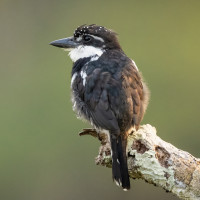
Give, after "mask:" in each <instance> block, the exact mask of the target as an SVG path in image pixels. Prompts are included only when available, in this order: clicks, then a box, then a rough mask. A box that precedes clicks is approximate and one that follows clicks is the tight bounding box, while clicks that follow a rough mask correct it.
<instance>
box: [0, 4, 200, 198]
mask: <svg viewBox="0 0 200 200" xmlns="http://www.w3.org/2000/svg"><path fill="white" fill-rule="evenodd" d="M199 10H200V1H198V0H192V1H187V0H175V1H172V0H169V1H163V0H160V1H158V0H152V1H147V0H142V1H139V0H132V1H114V0H110V1H104V0H102V1H97V0H94V1H91V0H85V1H77V0H73V1H72V0H65V1H64V0H57V1H50V0H41V1H39V0H16V1H14V0H1V1H0V24H1V28H0V38H1V40H0V55H1V59H0V62H1V66H0V81H1V83H0V89H1V98H0V100H1V103H0V110H1V116H0V121H1V126H0V163H1V164H0V199H2V200H18V199H19V200H27V199H28V200H44V199H48V200H55V199H56V200H64V199H69V200H77V199H84V200H94V199H96V200H100V199H115V200H118V199H122V198H123V199H127V200H128V199H140V200H142V199H159V200H160V199H162V200H165V199H174V200H175V199H177V198H176V197H174V196H172V195H171V194H166V193H165V192H164V191H163V190H162V189H160V188H156V187H154V186H152V185H149V184H146V183H144V182H143V181H137V180H135V181H132V189H131V191H130V192H126V193H125V192H123V191H122V190H121V189H119V188H118V187H116V186H115V184H113V183H112V180H111V170H110V169H106V168H103V167H97V166H95V164H94V157H95V156H96V155H97V153H98V146H99V143H98V141H95V140H94V139H92V138H90V137H83V138H80V137H79V136H78V132H79V131H80V130H81V129H82V128H83V127H88V126H89V125H88V124H85V123H83V122H81V121H80V120H77V119H76V117H75V114H74V113H73V111H72V109H71V102H70V72H71V66H72V62H71V61H70V59H69V58H67V55H66V53H65V52H62V51H60V49H56V48H53V47H51V46H49V45H48V43H49V42H51V41H52V40H55V39H59V38H62V37H66V36H70V35H71V34H72V33H73V31H74V29H75V28H76V27H77V26H78V25H81V24H85V23H88V24H92V23H96V24H99V25H103V26H106V27H108V28H111V29H114V30H115V31H117V32H118V33H119V38H120V42H121V45H122V47H123V49H124V51H125V52H126V53H127V55H128V56H129V57H131V58H133V59H134V60H135V62H136V63H137V65H138V67H139V69H140V70H141V71H142V73H143V75H144V77H145V79H146V80H147V83H148V85H149V88H150V89H151V101H150V105H149V108H148V111H147V113H146V116H145V119H144V120H143V123H150V124H152V125H154V126H155V127H156V128H157V130H158V134H159V135H160V136H161V137H162V138H163V139H165V140H166V141H169V142H171V143H173V144H174V145H176V146H177V147H179V148H182V149H184V150H186V151H189V152H191V153H192V154H193V155H195V156H197V157H200V154H199V141H200V134H199V132H200V127H199V111H198V109H197V108H199V107H200V93H199V89H200V79H199V74H200V56H199V52H200V39H199V36H200V26H199V21H200V12H199Z"/></svg>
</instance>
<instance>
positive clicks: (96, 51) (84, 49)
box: [69, 45, 104, 62]
mask: <svg viewBox="0 0 200 200" xmlns="http://www.w3.org/2000/svg"><path fill="white" fill-rule="evenodd" d="M103 52H104V50H102V49H100V48H97V47H92V46H83V45H81V46H78V47H77V48H75V49H72V50H71V51H70V52H69V56H70V58H71V59H72V61H73V62H76V61H77V60H79V59H80V58H88V57H93V56H98V57H100V56H101V55H102V54H103Z"/></svg>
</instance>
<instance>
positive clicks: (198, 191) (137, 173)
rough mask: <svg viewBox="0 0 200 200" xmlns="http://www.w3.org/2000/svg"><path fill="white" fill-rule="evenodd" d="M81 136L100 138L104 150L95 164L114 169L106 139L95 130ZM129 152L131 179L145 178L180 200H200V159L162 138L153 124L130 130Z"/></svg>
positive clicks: (100, 151)
mask: <svg viewBox="0 0 200 200" xmlns="http://www.w3.org/2000/svg"><path fill="white" fill-rule="evenodd" d="M80 135H92V136H93V137H98V138H99V140H100V141H101V147H100V150H99V155H98V156H97V158H96V164H97V165H103V166H106V167H111V165H112V163H111V162H112V161H111V156H110V144H109V142H108V138H107V136H106V135H104V134H100V135H98V134H97V133H96V131H95V130H94V129H84V130H83V132H82V133H80ZM127 152H128V168H129V175H130V177H131V178H133V179H135V178H140V179H144V180H145V181H146V182H148V183H151V184H154V185H155V186H160V187H162V188H163V189H165V190H166V191H168V192H171V193H173V194H175V195H177V196H178V197H179V198H181V199H191V200H197V199H200V159H197V158H195V157H194V156H192V155H191V154H189V153H188V152H185V151H182V150H180V149H177V148H176V147H174V146H173V145H171V144H170V143H167V142H165V141H163V140H162V139H160V137H158V136H157V135H156V129H155V128H154V127H152V126H151V125H149V124H147V125H143V126H141V127H140V129H139V130H138V131H137V132H134V131H133V130H131V131H130V135H129V137H128V144H127Z"/></svg>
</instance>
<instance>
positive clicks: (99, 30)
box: [50, 24, 121, 62]
mask: <svg viewBox="0 0 200 200" xmlns="http://www.w3.org/2000/svg"><path fill="white" fill-rule="evenodd" d="M50 44H51V45H53V46H56V47H60V48H63V49H64V50H67V51H70V52H69V56H70V57H71V59H72V60H73V61H74V62H75V61H77V60H78V59H80V58H85V57H93V56H101V55H102V53H103V52H105V51H106V50H109V49H121V47H120V45H119V42H118V39H117V34H116V33H115V32H113V31H111V30H109V29H106V28H105V27H103V26H97V25H95V24H92V25H88V26H87V25H82V26H79V27H78V28H77V29H76V30H75V31H74V35H73V36H71V37H68V38H63V39H59V40H55V41H53V42H51V43H50Z"/></svg>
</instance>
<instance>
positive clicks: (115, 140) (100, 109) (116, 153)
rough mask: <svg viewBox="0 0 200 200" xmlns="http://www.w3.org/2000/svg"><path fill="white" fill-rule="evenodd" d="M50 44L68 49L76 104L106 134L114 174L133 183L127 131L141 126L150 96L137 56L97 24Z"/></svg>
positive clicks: (127, 186) (121, 181) (82, 115)
mask: <svg viewBox="0 0 200 200" xmlns="http://www.w3.org/2000/svg"><path fill="white" fill-rule="evenodd" d="M50 44H51V45H53V46H56V47H60V48H63V49H64V50H68V51H69V56H70V58H71V59H72V61H73V67H72V73H71V88H72V102H73V108H74V110H75V111H76V112H77V114H78V116H79V117H80V118H84V119H86V120H88V121H89V122H90V123H91V125H92V126H93V127H94V128H95V129H96V130H97V132H101V133H102V132H103V133H106V134H108V136H109V140H110V145H111V155H112V177H113V180H114V181H115V182H116V183H117V185H119V186H121V187H122V188H123V189H124V190H128V189H130V180H129V174H128V166H127V154H126V145H127V137H128V133H129V130H130V128H131V127H134V128H135V130H137V129H138V128H139V125H140V122H141V120H142V118H143V116H144V113H145V110H146V108H147V105H148V100H149V90H148V88H147V86H146V85H145V83H144V82H143V80H142V77H141V74H140V72H139V71H138V68H137V66H136V64H135V62H134V61H133V60H131V59H130V58H129V57H127V56H126V54H125V53H124V52H123V50H122V48H121V46H120V44H119V41H118V38H117V34H116V33H115V32H113V31H112V30H109V29H107V28H105V27H103V26H97V25H95V24H92V25H88V26H87V25H82V26H79V27H78V28H77V29H76V30H75V31H74V34H73V36H71V37H68V38H63V39H59V40H55V41H53V42H51V43H50Z"/></svg>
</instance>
